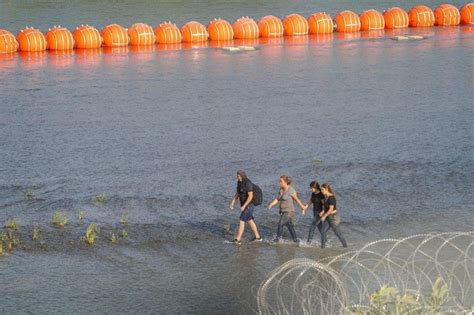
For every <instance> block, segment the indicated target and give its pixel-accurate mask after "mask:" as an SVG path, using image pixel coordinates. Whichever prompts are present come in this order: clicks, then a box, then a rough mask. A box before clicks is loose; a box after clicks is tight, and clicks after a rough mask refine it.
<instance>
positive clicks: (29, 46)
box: [17, 27, 47, 51]
mask: <svg viewBox="0 0 474 315" xmlns="http://www.w3.org/2000/svg"><path fill="white" fill-rule="evenodd" d="M17 39H18V42H19V43H20V50H21V51H44V50H46V48H47V43H46V38H45V37H44V34H43V33H41V31H40V30H38V29H36V28H33V27H27V28H25V29H23V30H21V31H20V32H19V33H18V35H17Z"/></svg>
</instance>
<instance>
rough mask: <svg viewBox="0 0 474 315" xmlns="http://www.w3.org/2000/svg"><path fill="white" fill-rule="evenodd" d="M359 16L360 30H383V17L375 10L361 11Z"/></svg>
mask: <svg viewBox="0 0 474 315" xmlns="http://www.w3.org/2000/svg"><path fill="white" fill-rule="evenodd" d="M359 18H360V30H361V31H373V30H383V29H384V28H385V19H384V18H383V15H382V13H380V12H379V11H377V10H374V9H370V10H367V11H363V12H361V14H360V15H359Z"/></svg>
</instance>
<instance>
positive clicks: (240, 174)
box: [237, 170, 247, 181]
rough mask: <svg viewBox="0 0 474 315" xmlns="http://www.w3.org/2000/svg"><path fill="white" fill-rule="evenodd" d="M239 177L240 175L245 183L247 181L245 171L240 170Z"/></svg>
mask: <svg viewBox="0 0 474 315" xmlns="http://www.w3.org/2000/svg"><path fill="white" fill-rule="evenodd" d="M237 175H239V176H240V177H242V181H244V180H246V179H247V174H245V171H243V170H238V171H237Z"/></svg>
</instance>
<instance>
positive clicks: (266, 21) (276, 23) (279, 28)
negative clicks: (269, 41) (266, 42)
mask: <svg viewBox="0 0 474 315" xmlns="http://www.w3.org/2000/svg"><path fill="white" fill-rule="evenodd" d="M258 29H259V30H260V37H281V36H283V31H284V28H283V23H282V22H281V20H280V19H279V18H277V17H276V16H273V15H267V16H264V17H263V18H261V19H260V21H258Z"/></svg>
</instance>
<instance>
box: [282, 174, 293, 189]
mask: <svg viewBox="0 0 474 315" xmlns="http://www.w3.org/2000/svg"><path fill="white" fill-rule="evenodd" d="M290 185H291V179H290V177H289V176H288V175H281V176H280V188H283V189H286V188H287V187H288V186H290Z"/></svg>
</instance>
